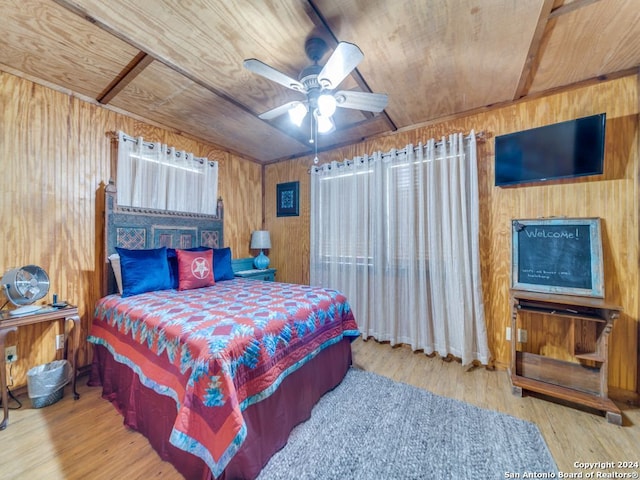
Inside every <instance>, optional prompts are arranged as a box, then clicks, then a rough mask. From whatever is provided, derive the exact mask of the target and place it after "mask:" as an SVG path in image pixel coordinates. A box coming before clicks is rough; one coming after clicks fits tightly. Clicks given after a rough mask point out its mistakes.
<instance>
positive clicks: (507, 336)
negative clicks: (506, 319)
mask: <svg viewBox="0 0 640 480" xmlns="http://www.w3.org/2000/svg"><path fill="white" fill-rule="evenodd" d="M505 338H506V339H507V342H510V341H511V327H507V331H506V333H505Z"/></svg>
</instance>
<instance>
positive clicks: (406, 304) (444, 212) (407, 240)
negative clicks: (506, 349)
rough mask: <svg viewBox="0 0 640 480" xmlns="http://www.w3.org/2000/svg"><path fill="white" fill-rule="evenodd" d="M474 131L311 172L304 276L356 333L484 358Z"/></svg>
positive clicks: (466, 357)
mask: <svg viewBox="0 0 640 480" xmlns="http://www.w3.org/2000/svg"><path fill="white" fill-rule="evenodd" d="M478 217H479V214H478V180H477V158H476V140H475V134H474V133H473V132H471V135H469V136H468V137H466V138H465V137H464V136H463V135H461V134H456V135H451V136H449V138H448V139H445V138H443V139H442V140H441V141H440V142H437V143H436V142H435V141H434V140H433V139H432V140H429V141H428V142H427V144H426V145H422V144H421V145H419V146H418V147H417V148H414V146H413V145H408V146H407V147H406V148H405V149H404V150H402V151H395V150H394V151H391V152H389V153H387V154H382V153H380V152H377V153H375V154H373V155H372V156H364V157H357V158H355V159H353V160H349V161H344V162H332V163H329V164H325V165H322V166H318V167H315V168H313V169H312V172H311V284H313V285H322V286H326V287H330V288H336V289H338V290H341V291H343V292H344V293H345V294H346V295H347V297H348V298H349V301H350V303H351V305H352V308H353V310H354V313H355V315H356V320H357V321H358V324H359V326H360V331H361V333H362V335H363V336H364V337H365V338H367V337H370V336H372V337H374V338H376V339H377V340H380V341H389V342H390V343H391V344H392V345H394V344H397V343H405V344H409V345H410V346H411V347H412V348H413V349H414V350H419V349H423V350H424V351H425V353H427V354H431V353H433V352H438V353H439V354H440V355H443V356H446V355H448V354H452V355H455V356H456V357H460V358H461V359H462V362H463V363H464V364H465V365H466V364H469V363H471V362H472V361H474V360H477V361H480V362H481V363H483V364H488V363H489V360H490V357H491V354H490V352H489V348H488V344H487V335H486V327H485V321H484V306H483V301H482V282H481V278H480V265H479V247H478V242H479V239H478Z"/></svg>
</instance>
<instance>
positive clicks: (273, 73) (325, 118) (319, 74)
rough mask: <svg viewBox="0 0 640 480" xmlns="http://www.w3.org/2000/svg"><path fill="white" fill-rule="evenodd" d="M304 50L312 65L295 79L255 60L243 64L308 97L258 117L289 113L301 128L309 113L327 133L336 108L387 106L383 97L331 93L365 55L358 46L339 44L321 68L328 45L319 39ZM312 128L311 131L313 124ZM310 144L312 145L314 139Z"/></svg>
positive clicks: (370, 109) (311, 40) (309, 41)
mask: <svg viewBox="0 0 640 480" xmlns="http://www.w3.org/2000/svg"><path fill="white" fill-rule="evenodd" d="M304 49H305V53H306V54H307V57H308V58H309V59H310V60H311V61H312V62H313V64H311V65H309V66H307V67H305V68H304V69H303V70H302V71H301V72H300V74H299V75H298V80H295V79H293V78H291V77H289V76H288V75H286V74H284V73H282V72H280V71H278V70H276V69H275V68H273V67H271V66H269V65H267V64H266V63H263V62H261V61H260V60H256V59H255V58H250V59H248V60H245V61H244V67H245V68H246V69H248V70H250V71H252V72H253V73H257V74H258V75H261V76H263V77H265V78H268V79H269V80H272V81H274V82H276V83H279V84H280V85H283V86H285V87H287V88H290V89H292V90H295V91H296V92H300V93H302V94H304V95H306V97H307V98H306V99H305V100H302V101H300V100H296V101H292V102H288V103H285V104H284V105H280V106H279V107H276V108H273V109H271V110H268V111H266V112H264V113H262V114H260V115H258V117H259V118H261V119H263V120H272V119H274V118H276V117H279V116H280V115H283V114H285V113H289V117H290V119H291V121H292V122H293V123H295V124H296V125H297V126H300V125H301V124H302V121H303V120H304V118H305V117H306V115H307V113H309V112H311V113H312V115H313V117H312V121H313V120H315V123H316V128H317V131H318V132H320V133H328V132H331V131H333V130H334V129H335V124H334V123H333V119H332V115H333V114H334V112H335V110H336V107H341V108H352V109H356V110H365V111H368V112H381V111H382V110H384V108H385V107H386V106H387V95H386V94H382V93H368V92H354V91H350V90H339V91H334V89H336V88H337V87H338V85H340V83H342V81H343V80H344V79H345V78H346V77H347V76H348V75H349V74H350V73H351V72H352V71H353V70H354V69H355V68H356V67H357V66H358V64H359V63H360V62H361V61H362V59H363V58H364V54H363V53H362V51H361V50H360V48H358V46H357V45H354V44H353V43H348V42H340V43H338V45H337V47H336V49H335V50H334V51H333V53H332V54H331V56H330V57H329V59H328V60H327V63H326V64H325V65H324V66H322V65H319V64H318V62H319V61H320V59H321V58H322V57H323V56H324V54H325V53H326V51H327V44H326V43H325V41H324V40H323V39H321V38H319V37H311V38H309V39H307V41H306V42H305V45H304ZM311 128H312V132H313V125H312V127H311ZM309 142H310V143H314V139H313V137H312V138H310V139H309Z"/></svg>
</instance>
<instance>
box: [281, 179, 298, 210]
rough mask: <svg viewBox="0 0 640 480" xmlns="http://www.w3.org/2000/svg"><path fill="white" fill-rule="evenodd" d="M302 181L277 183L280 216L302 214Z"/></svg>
mask: <svg viewBox="0 0 640 480" xmlns="http://www.w3.org/2000/svg"><path fill="white" fill-rule="evenodd" d="M299 187H300V182H287V183H279V184H278V185H277V192H276V195H277V197H276V202H277V206H278V208H277V216H278V217H297V216H298V215H300V213H299V206H300V196H299Z"/></svg>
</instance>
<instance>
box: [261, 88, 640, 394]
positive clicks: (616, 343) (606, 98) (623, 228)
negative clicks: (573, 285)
mask: <svg viewBox="0 0 640 480" xmlns="http://www.w3.org/2000/svg"><path fill="white" fill-rule="evenodd" d="M638 84H639V82H638V75H632V76H628V77H624V78H619V79H616V80H611V81H605V82H602V83H597V84H592V85H588V86H582V87H575V88H572V89H568V90H567V91H563V92H558V93H555V94H553V95H549V96H545V97H542V98H538V99H532V100H527V101H522V102H518V103H515V104H513V105H510V106H505V107H502V108H495V109H491V110H487V111H483V112H481V113H474V114H470V115H469V116H466V117H462V118H456V119H453V120H450V121H444V122H442V123H437V124H433V125H428V126H423V127H421V128H416V129H414V130H410V131H403V132H399V133H396V134H394V135H389V136H384V137H380V138H375V139H371V140H368V141H365V142H362V143H359V144H355V145H351V146H348V147H345V148H341V149H339V150H334V151H331V152H325V153H322V154H321V155H320V162H321V163H322V162H327V161H330V160H343V159H345V158H353V157H354V156H356V155H362V154H365V153H371V152H373V151H376V150H381V151H383V152H386V151H388V150H390V149H391V148H403V147H404V146H405V145H406V144H408V143H412V144H418V143H419V142H420V141H422V140H426V139H428V138H431V137H435V138H439V137H440V136H442V135H446V134H448V133H451V132H460V131H462V132H469V131H470V130H471V129H475V131H476V132H478V131H485V132H486V133H487V134H488V135H489V138H488V140H487V141H486V142H485V143H484V144H479V152H478V153H479V180H480V195H481V198H480V203H481V204H480V215H481V218H480V223H481V264H482V279H483V290H484V304H485V314H486V322H487V330H488V334H489V346H490V348H491V351H492V353H493V356H494V358H495V360H496V363H497V365H498V366H503V367H505V366H506V365H507V364H508V362H509V343H508V342H507V341H506V340H505V328H506V327H507V325H508V322H509V319H510V305H509V285H510V259H511V252H510V248H511V231H510V225H511V219H512V218H536V217H550V216H568V217H592V216H593V217H601V218H602V219H603V225H604V232H603V250H604V252H603V255H604V267H605V272H604V277H605V292H606V297H607V300H608V301H609V302H611V303H614V304H618V305H621V306H622V307H623V308H624V313H623V315H622V316H621V318H620V319H619V320H618V321H617V322H616V324H615V326H614V329H613V333H612V335H611V337H610V368H609V385H610V386H611V387H618V388H621V389H626V390H636V389H637V388H638V384H637V383H638V382H637V377H638V365H637V363H638V360H637V358H638V333H637V331H638V320H637V319H638V314H639V306H638V298H639V295H638V294H639V288H640V283H639V282H640V278H639V272H638V270H639V269H638V266H639V251H638V238H639V225H638V214H639V203H638V198H639V186H638V174H639V171H640V166H639V163H640V161H639V153H638V148H639V147H638V145H639V143H640V142H639V140H638V137H639V134H638V117H639V115H638V113H639V102H638V88H639V87H638ZM425 94H428V93H426V92H425ZM391 95H393V94H392V93H391ZM601 112H606V114H607V126H606V152H605V173H604V175H603V176H602V177H597V178H584V179H571V180H561V181H555V182H552V183H547V184H538V185H532V186H526V187H520V188H497V187H495V186H493V182H494V175H493V160H494V158H493V154H494V138H493V137H495V136H496V135H502V134H506V133H511V132H515V131H519V130H524V129H528V128H534V127H538V126H542V125H547V124H552V123H556V122H561V121H565V120H571V119H574V118H578V117H583V116H588V115H593V114H597V113H601ZM312 165H313V162H312V157H303V158H299V159H295V160H291V161H287V162H282V163H276V164H272V165H268V166H267V167H266V168H265V176H264V184H265V228H267V229H268V230H270V231H271V239H272V247H273V248H272V249H271V252H270V258H271V264H272V266H273V267H274V268H277V269H278V279H279V280H280V281H285V282H297V283H307V282H308V281H309V175H308V173H307V170H308V169H309V168H310V166H312ZM295 180H299V181H300V199H301V204H300V216H299V217H280V218H278V217H276V203H275V202H276V194H275V192H276V185H277V184H278V183H282V182H290V181H295ZM562 335H563V333H562V332H559V333H558V335H557V336H558V341H557V343H559V344H561V343H562V340H561V338H562ZM554 336H555V335H554ZM552 340H554V341H555V339H553V338H552Z"/></svg>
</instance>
